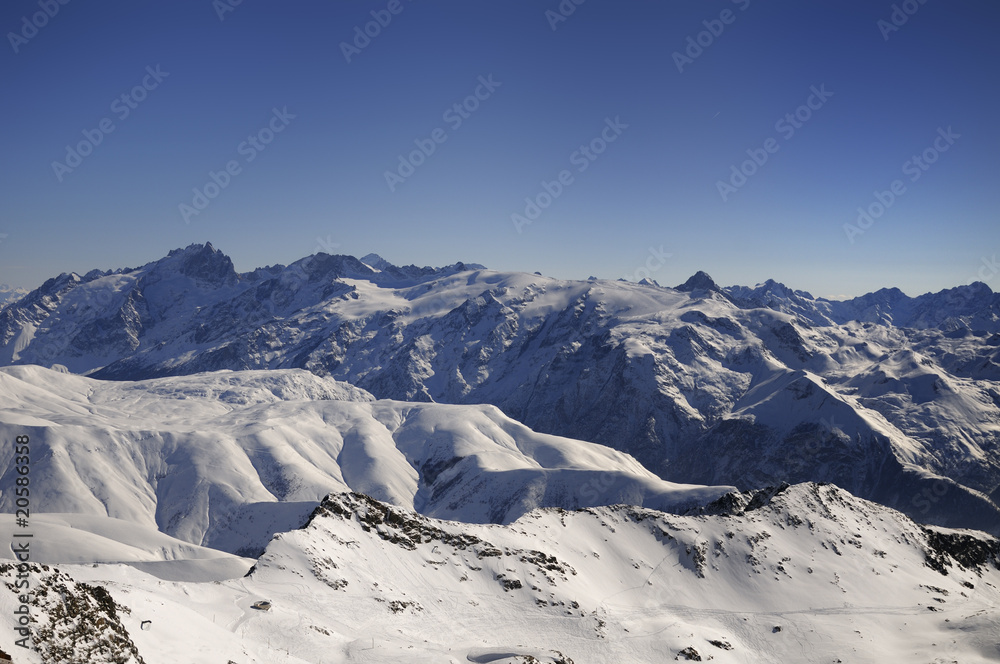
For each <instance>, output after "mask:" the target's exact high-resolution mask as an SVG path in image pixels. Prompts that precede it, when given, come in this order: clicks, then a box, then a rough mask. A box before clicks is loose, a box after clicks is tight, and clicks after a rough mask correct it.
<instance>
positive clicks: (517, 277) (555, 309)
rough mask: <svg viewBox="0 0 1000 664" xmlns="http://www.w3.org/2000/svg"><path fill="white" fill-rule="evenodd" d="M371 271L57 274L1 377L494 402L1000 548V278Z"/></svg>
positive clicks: (29, 300)
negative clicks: (894, 281) (872, 284)
mask: <svg viewBox="0 0 1000 664" xmlns="http://www.w3.org/2000/svg"><path fill="white" fill-rule="evenodd" d="M365 258H367V259H368V260H370V261H371V262H373V263H376V264H377V267H376V268H373V267H372V266H370V265H368V264H367V263H365V262H364V261H361V260H358V259H356V258H353V257H349V256H331V255H327V254H317V255H315V256H312V257H309V258H306V259H302V260H300V261H296V262H295V263H292V264H291V265H289V266H280V265H279V266H270V267H268V268H259V269H257V270H254V271H253V272H248V273H242V274H238V273H236V272H235V271H234V269H233V268H232V266H231V261H229V259H228V258H227V257H225V255H224V254H222V253H221V252H220V251H219V250H217V249H215V248H214V247H212V246H211V245H190V246H189V247H187V248H185V249H183V250H175V251H173V252H171V254H170V255H169V256H168V257H166V258H164V259H161V260H160V261H154V262H153V263H149V264H147V265H146V266H143V267H142V268H133V269H130V270H119V271H115V272H108V271H106V272H103V273H88V274H87V275H84V276H83V277H80V276H79V275H63V276H61V277H58V278H54V279H51V280H49V281H47V282H46V284H45V287H44V288H42V289H36V291H33V292H32V293H30V294H29V295H27V296H26V297H25V298H23V299H22V300H21V301H19V302H18V303H16V304H15V305H13V306H8V307H5V308H4V309H3V310H0V365H19V364H29V363H37V364H42V365H44V366H64V367H66V368H68V370H70V371H72V372H75V373H80V374H87V375H90V376H92V377H95V378H101V379H114V380H135V379H148V378H154V377H167V376H180V375H188V374H194V373H199V372H205V371H218V370H223V369H226V370H247V369H278V368H301V369H306V370H308V371H310V372H312V373H314V374H316V375H318V376H330V377H333V378H336V379H337V380H341V381H346V382H348V383H351V384H353V385H356V386H358V387H360V388H362V389H364V390H367V391H368V392H370V393H371V394H373V395H374V396H376V397H378V398H382V399H396V400H401V401H415V402H428V403H429V402H439V403H451V404H482V403H489V404H492V405H494V406H497V407H499V408H500V409H501V410H502V411H503V412H504V413H505V414H506V415H508V416H510V417H512V418H513V419H515V420H517V421H520V422H523V423H525V424H526V425H528V426H530V427H532V428H533V429H535V430H537V431H541V432H545V433H550V434H555V435H561V436H567V437H570V438H575V439H581V440H587V441H592V442H598V443H602V444H605V445H608V446H610V447H613V448H616V449H620V450H622V451H625V452H627V453H629V454H631V455H632V456H633V457H635V458H636V459H638V460H639V461H640V462H641V463H642V464H643V465H645V466H646V468H648V469H650V470H652V471H653V472H655V473H656V474H657V475H659V476H660V477H662V478H664V479H667V480H669V481H674V482H682V483H688V482H694V483H697V484H705V485H731V486H737V487H739V488H740V489H752V488H755V487H759V486H764V485H767V484H775V483H778V482H781V481H789V482H801V481H810V480H811V481H830V482H836V483H837V484H838V485H840V486H842V487H844V488H846V489H847V490H850V491H852V492H853V493H856V494H857V495H860V496H862V497H865V498H871V499H875V500H880V501H882V502H884V503H885V504H888V505H890V506H892V507H895V508H898V509H900V510H902V511H904V512H905V513H907V514H909V515H910V516H913V517H915V518H919V519H922V520H927V521H930V522H934V523H939V524H941V525H949V526H962V527H976V528H981V529H985V530H988V531H990V532H994V533H1000V507H998V505H997V503H996V500H997V497H998V496H1000V427H998V426H997V422H1000V350H998V348H1000V296H998V295H997V294H995V293H993V292H992V291H991V290H990V289H989V287H988V286H986V285H985V284H974V285H972V286H962V287H958V288H955V289H947V290H944V291H941V292H939V293H934V294H925V295H921V296H918V297H916V298H909V297H908V296H906V295H905V294H903V293H902V292H901V291H899V290H898V289H896V290H893V289H883V290H881V291H876V292H875V293H872V294H869V295H866V296H863V297H861V298H855V299H853V300H849V301H845V302H834V301H829V300H824V299H822V298H819V299H812V296H811V295H810V294H808V293H806V292H804V291H795V290H792V289H789V288H787V287H785V286H783V285H782V284H779V283H778V282H774V281H768V282H765V283H764V284H761V285H759V286H758V287H755V288H753V289H749V288H744V287H728V288H719V287H718V286H717V285H716V284H715V283H714V281H712V280H711V277H709V276H708V275H707V274H704V273H702V274H700V275H695V277H692V279H690V280H688V282H686V284H682V286H683V287H684V288H682V289H681V290H677V289H671V288H663V287H659V286H655V285H652V284H632V283H628V282H620V281H609V280H588V281H564V280H557V279H551V278H547V277H543V276H540V275H529V274H524V273H514V272H496V271H491V270H486V269H485V268H482V267H481V266H473V265H472V264H468V265H467V264H464V263H456V264H453V265H451V266H446V267H444V268H429V267H427V268H417V267H415V266H407V267H405V268H396V267H395V266H392V265H391V264H389V263H388V262H386V261H384V260H383V259H381V258H379V257H372V256H366V257H365ZM376 270H377V271H376ZM234 275H235V276H234ZM686 288H690V289H691V290H685V289H686Z"/></svg>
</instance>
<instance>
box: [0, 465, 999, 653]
mask: <svg viewBox="0 0 1000 664" xmlns="http://www.w3.org/2000/svg"><path fill="white" fill-rule="evenodd" d="M696 511H697V512H699V513H700V514H699V515H689V516H677V515H668V514H664V513H662V512H658V511H654V510H648V509H643V508H638V507H634V506H611V507H596V508H588V509H583V510H580V511H566V510H561V509H542V510H534V511H531V512H529V513H527V514H525V515H523V516H522V517H521V518H520V519H518V520H517V521H516V522H514V523H512V524H509V525H506V526H502V525H485V524H484V525H476V524H463V523H459V522H454V521H442V520H437V519H432V518H428V517H424V516H421V515H419V514H417V513H415V512H413V511H411V510H408V509H404V508H399V507H394V506H391V505H388V504H386V503H383V502H380V501H376V500H374V499H372V498H370V497H368V496H364V495H361V494H356V493H335V494H331V495H330V496H328V497H326V498H325V499H324V500H323V502H322V503H321V505H320V506H319V507H317V508H316V509H315V510H314V511H313V513H312V515H311V517H310V519H309V521H308V523H307V524H306V525H305V526H304V527H303V528H301V529H298V530H294V531H291V532H287V533H282V534H280V535H278V536H276V537H275V538H274V539H273V540H272V541H271V542H270V544H268V546H267V548H266V550H265V552H264V554H263V555H262V556H261V557H260V559H259V560H258V561H257V562H256V564H255V565H254V566H253V568H252V570H251V571H250V573H249V574H247V575H246V576H245V577H243V578H238V577H237V578H233V579H230V580H223V581H222V582H221V583H219V582H214V583H212V582H209V583H194V582H183V581H181V582H173V583H165V582H163V581H161V580H159V579H157V578H155V577H151V576H148V575H146V574H144V573H142V572H139V571H137V570H135V569H134V568H132V567H129V566H125V565H101V566H99V567H91V566H73V565H70V566H65V567H62V568H61V572H55V571H53V570H52V569H49V570H43V569H41V568H37V567H36V568H32V570H33V571H32V573H31V581H32V583H33V585H34V587H36V588H41V589H43V592H42V593H40V598H39V601H38V603H37V605H36V606H35V607H34V609H35V615H36V617H37V620H38V622H39V625H40V626H42V627H44V628H45V633H46V634H50V635H52V636H51V637H50V641H48V642H46V641H43V642H41V643H40V644H39V647H40V650H41V651H42V652H43V653H51V652H52V651H53V643H55V644H56V645H58V646H59V647H60V648H62V651H61V652H63V653H70V654H71V655H74V656H75V658H74V657H69V656H67V658H66V659H58V658H56V657H51V656H48V657H47V658H46V659H43V658H41V657H37V658H34V659H25V660H23V661H28V662H40V661H45V662H55V661H74V662H75V661H87V662H94V663H97V662H112V661H116V662H129V664H138V662H140V661H142V662H145V663H146V664H172V663H173V662H178V661H183V662H185V663H189V664H203V663H204V664H208V663H217V662H226V661H232V662H236V663H237V664H265V663H267V664H270V663H271V662H291V663H293V664H300V663H306V662H308V663H313V664H314V663H318V662H323V663H326V664H333V663H340V662H366V663H389V662H391V663H403V662H407V663H414V664H424V663H426V664H431V663H433V664H439V663H452V664H456V663H459V662H463V663H464V662H494V663H496V664H528V663H529V662H545V663H547V664H553V663H562V664H566V663H569V662H575V663H579V664H582V663H584V662H630V663H633V662H634V663H637V664H641V663H645V662H664V661H674V660H675V659H679V660H681V661H689V660H691V659H695V660H696V661H698V660H697V658H701V659H700V661H707V660H708V659H709V658H711V659H712V661H715V662H720V663H721V664H724V663H726V662H734V663H735V662H739V663H741V664H748V663H758V662H759V663H761V664H764V663H766V664H772V663H773V662H817V663H819V662H822V663H828V662H837V661H840V662H852V663H854V662H872V663H875V662H877V663H879V664H881V663H883V662H908V663H913V664H925V663H926V664H931V663H935V664H940V663H943V662H961V663H962V664H975V663H978V662H992V661H997V659H998V658H1000V636H998V635H1000V613H998V601H1000V590H998V585H1000V542H998V541H997V540H996V539H993V538H991V537H988V536H986V535H983V534H982V533H974V532H962V531H949V530H945V529H939V528H927V527H924V526H920V525H917V524H915V523H913V522H912V521H911V520H909V519H908V518H906V517H904V516H903V515H901V514H899V513H898V512H895V511H893V510H890V509H887V508H885V507H882V506H879V505H876V504H873V503H869V502H867V501H864V500H861V499H858V498H855V497H853V496H851V495H850V494H848V493H847V492H845V491H843V490H840V489H838V488H836V487H834V486H831V485H825V486H822V485H816V484H801V485H796V486H793V487H779V488H775V489H770V490H767V491H762V492H757V493H755V494H744V495H740V494H729V495H727V496H725V497H724V498H723V499H721V500H718V501H716V502H715V503H713V504H711V505H708V506H707V507H705V508H703V509H700V510H696ZM12 574H13V572H12V567H11V566H0V576H3V580H4V581H8V582H9V581H10V579H11V576H12ZM67 574H68V575H69V576H66V575H67ZM59 575H62V576H59ZM70 577H72V578H70ZM81 582H83V583H86V584H90V585H89V586H88V585H80V583H81ZM94 584H100V585H101V586H103V587H105V588H106V589H107V591H108V592H109V593H110V595H106V594H104V592H103V591H101V590H99V589H98V590H95V589H94V588H93V587H92V586H93V585H94ZM60 586H61V593H62V594H61V596H62V597H63V598H64V600H65V598H67V597H68V598H71V599H72V606H73V607H74V611H75V613H74V612H73V611H71V612H69V613H71V614H73V615H66V613H67V612H65V611H64V612H62V613H60V612H58V611H57V610H56V608H57V606H58V605H59V602H58V601H56V600H57V597H58V596H59V595H58V592H55V593H54V592H53V591H54V590H55V589H56V588H59V587H60ZM12 597H13V595H12V593H10V592H8V591H7V590H5V589H3V588H0V621H3V624H4V625H5V628H4V629H2V630H0V648H2V649H4V650H7V651H8V652H9V651H10V650H11V647H10V646H11V644H12V643H13V638H14V637H13V633H12V631H11V629H10V627H9V621H10V620H11V617H10V616H11V615H12V614H11V611H10V610H8V609H10V608H12V606H13V600H12ZM65 601H68V600H65ZM260 601H267V602H269V603H270V604H269V609H267V610H262V609H254V608H252V605H253V604H254V603H256V602H260ZM109 607H113V608H114V609H115V610H114V611H113V612H112V611H110V610H109ZM81 615H82V616H84V618H83V620H82V621H81V618H80V616H81ZM97 616H101V617H102V618H103V620H102V621H100V622H96V621H94V618H96V617H97ZM88 619H89V620H90V621H91V622H90V623H87V622H86V621H87V620H88ZM147 620H148V621H151V622H150V623H147V629H140V626H141V625H142V624H143V621H147ZM81 624H91V625H99V626H100V628H99V629H98V628H96V627H95V628H94V629H89V630H86V629H81V628H80V625H81ZM112 635H117V638H114V639H112ZM102 640H103V642H105V643H107V642H112V643H113V644H114V645H113V646H112V647H111V648H110V649H109V650H106V651H104V652H102V651H100V650H98V649H97V647H96V644H98V643H100V642H102ZM88 649H89V650H88ZM20 652H21V651H20V650H18V651H17V653H16V654H19V653H20ZM84 653H87V654H86V656H84ZM113 656H118V659H113V658H112V657H113ZM140 658H141V659H140ZM532 658H534V659H532ZM16 661H19V662H20V661H22V660H21V659H17V660H16Z"/></svg>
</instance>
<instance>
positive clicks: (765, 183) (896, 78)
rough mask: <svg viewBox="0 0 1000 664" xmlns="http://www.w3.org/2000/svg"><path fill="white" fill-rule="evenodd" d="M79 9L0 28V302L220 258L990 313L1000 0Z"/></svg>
mask: <svg viewBox="0 0 1000 664" xmlns="http://www.w3.org/2000/svg"><path fill="white" fill-rule="evenodd" d="M64 1H66V4H60V3H59V0H40V1H39V0H6V1H5V2H4V3H3V5H2V8H0V30H2V32H3V34H4V43H3V44H2V45H0V81H2V95H0V118H2V119H3V122H2V124H0V132H2V136H3V158H2V159H0V187H2V190H0V191H2V198H0V282H7V283H9V284H11V285H18V286H25V287H35V286H37V285H38V284H40V283H41V282H42V281H43V280H44V279H46V278H48V277H50V276H55V275H56V274H58V273H60V272H68V271H77V272H81V273H82V272H84V271H87V270H89V269H92V268H101V269H107V268H116V267H125V266H136V265H140V264H143V263H145V262H148V261H150V260H155V259H156V258H159V257H161V256H163V255H165V254H166V253H167V251H169V250H170V249H173V248H176V247H182V246H186V245H188V244H190V243H192V242H205V241H211V242H212V243H213V244H214V245H215V246H216V247H218V248H219V249H221V250H222V251H224V252H226V253H227V254H228V255H229V256H231V257H232V259H233V261H234V262H235V264H236V267H237V269H238V270H250V269H253V268H255V267H258V266H262V265H268V264H274V263H289V262H291V261H293V260H296V259H298V258H301V257H303V256H306V255H308V254H311V253H314V252H315V251H318V250H324V251H327V252H329V253H347V254H353V255H356V256H360V255H363V254H365V253H368V252H372V251H374V252H376V253H379V254H381V255H382V256H384V257H385V258H386V259H388V260H390V261H392V262H394V263H399V264H407V263H416V264H419V265H442V264H447V263H453V262H456V261H459V260H462V261H467V262H479V263H483V264H485V265H487V266H489V267H491V268H493V269H501V270H523V271H532V272H533V271H536V270H537V271H540V272H542V273H543V274H546V275H551V276H555V277H563V278H581V279H582V278H586V277H588V276H590V275H594V276H597V277H601V278H619V277H626V276H627V277H629V278H635V277H640V278H641V277H642V276H646V273H647V272H646V270H647V269H648V271H649V275H650V276H651V277H652V278H654V279H656V280H657V281H659V282H660V283H661V284H665V285H676V284H678V283H681V282H682V281H684V280H685V279H686V278H687V277H688V276H690V275H691V274H692V273H693V272H695V271H696V270H699V269H701V270H705V271H707V272H708V273H709V274H711V275H712V276H713V277H714V278H715V279H716V281H718V282H719V283H720V284H722V285H730V284H743V285H753V284H755V283H758V282H762V281H764V280H765V279H768V278H774V279H777V280H778V281H782V282H784V283H786V284H787V285H789V286H792V287H794V288H799V289H804V290H809V291H810V292H812V293H813V294H814V295H823V296H838V295H857V294H861V293H864V292H867V291H871V290H876V289H878V288H881V287H884V286H898V287H900V288H902V289H903V290H904V291H906V292H907V293H909V294H911V295H915V294H918V293H922V292H927V291H936V290H940V289H942V288H948V287H952V286H956V285H959V284H963V283H969V282H971V281H973V280H976V279H977V278H978V279H981V280H984V281H986V283H988V284H989V285H990V286H991V287H992V288H993V289H994V290H1000V276H998V274H997V273H998V271H1000V267H998V266H997V264H996V261H995V260H994V256H995V255H996V254H997V253H1000V224H998V210H1000V186H998V175H1000V166H998V164H1000V161H998V160H1000V127H998V122H997V118H998V116H1000V114H998V109H997V106H998V104H997V101H998V82H1000V78H998V74H1000V39H997V28H998V25H1000V20H998V19H1000V3H997V2H995V1H994V0H990V1H986V0H983V1H981V2H970V1H962V0H947V1H945V0H926V1H924V2H923V3H921V2H920V0H907V2H896V3H893V2H889V1H888V0H886V1H884V2H879V1H873V0H830V1H809V2H803V1H802V0H795V1H791V0H789V1H785V2H768V3H765V2H763V0H739V2H732V1H730V0H712V1H706V0H669V1H655V2H654V1H649V0H645V1H643V2H634V1H628V0H616V1H615V2H610V1H599V0H586V1H584V2H582V4H579V5H577V4H575V3H574V2H573V0H563V1H562V2H561V3H560V2H559V1H558V0H534V1H531V2H528V1H520V0H503V1H499V0H497V1H493V2H480V1H473V0H462V1H453V2H431V1H429V0H399V1H398V3H397V2H390V1H389V0H385V1H381V0H380V1H377V2H364V3H363V2H350V1H346V0H324V1H323V2H292V1H289V2H281V3H279V2H273V1H272V2H267V1H265V0H243V2H241V3H239V4H238V5H236V6H232V5H231V3H232V2H234V1H235V0H216V2H213V1H212V0H175V1H171V2H166V1H162V2H152V1H150V0H128V1H114V0H105V1H102V2H100V3H87V2H83V1H82V0H64ZM577 1H579V0H577ZM894 4H895V7H896V8H897V9H894ZM95 5H96V6H95ZM46 8H47V11H48V12H49V13H50V14H53V15H52V16H51V17H50V16H47V15H45V13H44V12H45V11H46ZM393 11H395V12H396V13H393ZM40 12H41V13H40ZM372 12H374V15H373V13H372ZM894 12H895V15H894ZM220 16H221V18H220ZM378 21H381V23H382V24H384V25H381V24H379V23H378ZM880 21H881V23H880ZM38 26H41V27H38ZM366 29H367V31H368V32H369V33H370V34H372V35H374V36H364V32H365V31H366ZM359 33H360V35H361V36H359ZM699 42H700V43H699ZM484 81H485V83H484ZM817 93H818V94H817ZM456 105H457V108H456ZM810 106H811V108H810ZM788 114H790V117H788ZM421 146H422V148H423V153H429V154H423V153H421V152H419V151H420V150H421ZM68 148H69V151H68ZM581 148H584V149H583V150H581ZM414 150H417V151H418V152H416V153H414V152H413V151H414ZM748 151H749V152H748ZM411 153H412V154H411ZM914 157H916V158H917V160H916V161H914ZM753 158H756V160H757V162H758V163H754V162H753V161H752V159H753ZM401 159H402V160H403V163H401ZM748 160H750V161H748ZM227 166H228V167H229V168H230V172H227ZM734 170H735V172H734ZM741 170H742V173H741V172H740V171H741ZM387 173H389V174H390V175H388V176H387ZM212 174H214V176H215V177H214V180H215V181H214V182H213V177H212ZM543 183H544V184H543ZM222 185H225V186H222ZM894 189H895V191H894ZM195 190H197V192H198V193H196V191H195ZM547 190H548V191H547ZM876 192H879V193H878V195H876ZM882 192H886V193H882ZM203 195H204V196H205V197H204V198H202V196H203ZM209 195H212V196H211V198H209ZM526 198H527V199H529V201H530V202H531V203H533V204H534V205H537V206H538V207H537V209H536V208H534V207H532V206H531V205H529V203H528V202H526V200H525V199H526ZM879 199H881V201H880V200H879ZM182 206H184V207H182ZM859 207H861V208H862V209H864V210H866V211H868V214H869V216H868V218H867V219H865V218H862V219H861V220H860V223H859V212H858V208H859ZM512 215H518V216H516V217H513V218H512ZM532 217H533V218H532ZM845 224H846V225H848V226H847V228H845ZM519 231H520V232H519Z"/></svg>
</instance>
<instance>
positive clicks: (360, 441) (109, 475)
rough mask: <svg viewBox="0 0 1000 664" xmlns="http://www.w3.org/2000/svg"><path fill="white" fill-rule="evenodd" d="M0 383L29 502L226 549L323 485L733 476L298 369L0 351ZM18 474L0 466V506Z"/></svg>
mask: <svg viewBox="0 0 1000 664" xmlns="http://www.w3.org/2000/svg"><path fill="white" fill-rule="evenodd" d="M0 394H2V395H3V401H2V406H0V431H2V432H3V433H4V435H7V436H8V437H13V436H14V435H19V434H24V433H26V432H27V433H28V434H29V435H30V436H31V441H32V459H33V460H32V464H33V465H32V487H34V491H33V495H34V496H35V498H34V499H33V503H32V504H33V509H34V510H35V511H38V512H57V513H69V512H78V513H81V514H87V515H105V516H111V517H114V518H117V519H123V520H126V521H130V522H134V523H137V524H140V525H142V526H145V527H149V528H157V529H159V530H161V531H162V532H164V533H166V534H168V535H170V536H172V537H176V538H178V539H181V540H183V541H186V542H191V543H194V544H205V545H209V546H213V547H215V548H219V549H223V550H225V551H229V552H231V553H237V552H243V553H252V552H256V551H258V550H259V549H260V548H261V547H262V546H263V545H264V544H265V543H266V542H267V540H268V539H269V538H270V536H271V534H273V533H274V532H278V531H282V530H288V529H291V528H295V527H297V526H299V525H301V523H302V521H303V520H304V517H305V515H306V514H308V511H309V509H311V508H310V504H312V505H315V503H316V502H318V501H319V500H320V499H321V498H322V497H323V496H325V495H326V494H327V493H329V492H330V491H346V490H354V491H360V492H364V493H367V494H369V495H372V496H373V497H375V498H378V499H380V500H385V501H388V502H390V503H392V504H395V505H400V506H405V507H408V508H411V509H413V508H416V509H419V510H420V511H421V512H422V513H425V514H429V515H434V516H439V517H442V518H449V519H459V520H462V521H467V522H501V523H505V522H509V521H512V520H514V519H516V518H517V517H519V516H520V515H522V514H524V513H525V512H527V511H530V510H531V509H534V508H536V507H542V506H550V505H558V506H563V507H570V508H575V507H583V506H593V505H599V504H609V503H614V502H619V501H626V500H627V501H628V502H633V503H635V504H641V505H647V506H650V507H656V508H659V509H675V508H683V507H685V506H690V505H693V504H700V503H702V502H706V501H708V500H712V499H714V498H716V497H718V496H719V495H721V494H722V493H724V492H725V491H727V490H729V489H731V488H732V487H726V486H720V487H695V486H689V485H683V484H675V483H670V482H666V481H664V480H661V479H659V478H658V477H656V476H655V475H653V474H652V473H650V472H649V471H648V470H646V469H645V468H643V467H642V466H641V465H640V464H638V463H637V462H636V461H635V460H634V459H633V458H631V457H629V456H628V455H626V454H623V453H621V452H617V451H615V450H611V449H609V448H605V447H602V446H599V445H594V444H592V443H583V442H580V441H574V440H570V439H566V438H561V437H557V436H550V435H545V434H538V433H536V432H534V431H532V430H531V429H529V428H528V427H525V426H523V425H521V424H518V423H517V422H514V421H513V420H511V419H510V418H508V417H506V416H505V415H503V413H501V412H500V411H499V409H497V408H496V407H494V406H459V405H446V404H415V403H407V402H398V401H387V400H383V401H376V400H374V399H373V398H372V397H371V395H369V394H368V393H366V392H364V391H362V390H358V389H357V388H353V387H351V386H349V385H345V384H343V383H339V382H337V381H334V380H331V379H325V378H320V377H317V376H315V375H313V374H310V373H309V372H306V371H302V370H274V371H245V372H231V371H222V372H213V373H209V374H201V375H196V376H181V377H173V378H160V379H152V380H147V381H138V382H127V381H118V382H108V381H98V380H94V379H91V378H85V377H81V376H76V375H71V374H62V373H57V372H54V371H51V370H48V369H43V368H41V367H7V368H2V369H0ZM11 454H12V451H11V449H7V450H3V451H0V463H8V462H9V460H10V455H11ZM14 480H15V475H14V474H13V473H8V474H6V475H5V476H3V477H0V507H2V508H3V509H4V510H5V511H13V507H14V491H13V488H14ZM278 503H281V504H283V505H285V507H281V506H279V505H278Z"/></svg>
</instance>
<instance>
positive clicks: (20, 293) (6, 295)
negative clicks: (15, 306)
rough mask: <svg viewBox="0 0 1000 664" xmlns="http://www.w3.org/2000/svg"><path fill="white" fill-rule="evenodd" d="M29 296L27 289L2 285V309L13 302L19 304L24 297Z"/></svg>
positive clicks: (0, 294)
mask: <svg viewBox="0 0 1000 664" xmlns="http://www.w3.org/2000/svg"><path fill="white" fill-rule="evenodd" d="M27 294H28V289H27V288H19V287H16V286H8V285H7V284H0V309H2V308H3V307H5V306H7V305H8V304H10V303H12V302H17V301H18V300H20V299H21V298H22V297H24V296H25V295H27Z"/></svg>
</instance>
